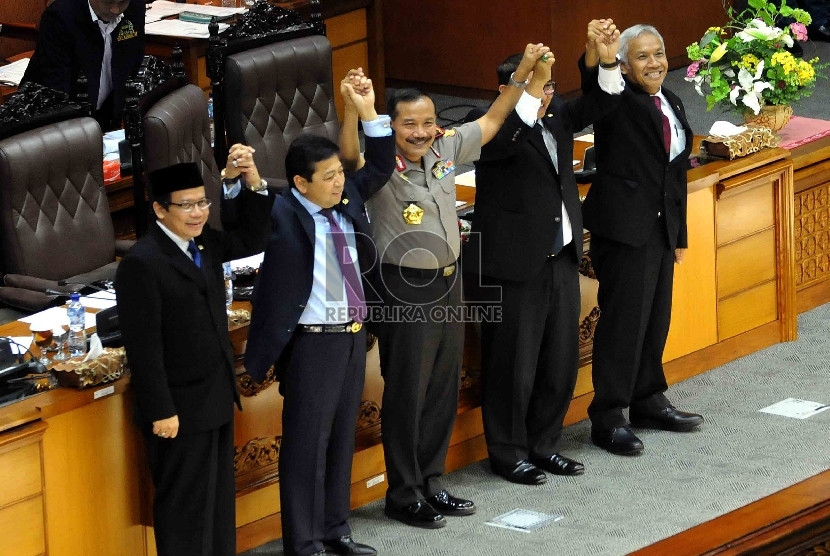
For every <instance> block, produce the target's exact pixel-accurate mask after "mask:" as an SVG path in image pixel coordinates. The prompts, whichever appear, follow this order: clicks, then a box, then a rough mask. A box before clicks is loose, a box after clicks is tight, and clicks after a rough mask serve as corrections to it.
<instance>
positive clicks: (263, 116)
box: [224, 35, 340, 188]
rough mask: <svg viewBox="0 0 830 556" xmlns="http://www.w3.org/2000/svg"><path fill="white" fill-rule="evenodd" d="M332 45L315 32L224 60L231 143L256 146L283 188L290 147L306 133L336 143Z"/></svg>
mask: <svg viewBox="0 0 830 556" xmlns="http://www.w3.org/2000/svg"><path fill="white" fill-rule="evenodd" d="M335 92H338V93H339V91H335V90H334V84H333V82H332V67H331V44H330V43H329V41H328V39H327V38H326V37H324V36H319V35H314V36H310V37H303V38H300V39H291V40H287V41H283V42H277V43H272V44H268V45H265V46H260V47H258V48H253V49H250V50H245V51H243V52H238V53H236V54H231V55H230V56H228V57H227V58H226V60H225V88H224V93H225V94H224V99H225V109H224V114H225V127H226V130H227V135H228V143H229V144H231V145H232V144H234V143H244V144H246V145H250V146H252V147H254V148H255V149H256V153H255V154H254V160H255V161H256V164H257V167H258V169H259V173H260V175H261V176H262V177H264V178H265V179H266V180H268V183H269V185H274V186H276V187H277V188H282V187H285V186H286V185H287V184H286V181H285V155H286V152H287V151H288V145H290V144H291V141H293V140H294V139H295V138H297V137H298V136H299V135H301V134H303V133H313V134H315V135H322V136H324V137H328V138H329V139H331V140H332V141H334V142H337V141H338V135H339V133H340V124H339V123H338V120H337V112H336V110H335V107H334V94H335Z"/></svg>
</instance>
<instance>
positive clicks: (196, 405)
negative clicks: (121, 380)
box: [115, 190, 270, 432]
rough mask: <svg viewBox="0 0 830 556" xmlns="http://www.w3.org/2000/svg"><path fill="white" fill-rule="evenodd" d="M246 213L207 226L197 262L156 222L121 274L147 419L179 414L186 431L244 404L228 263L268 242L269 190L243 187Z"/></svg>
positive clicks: (124, 314)
mask: <svg viewBox="0 0 830 556" xmlns="http://www.w3.org/2000/svg"><path fill="white" fill-rule="evenodd" d="M225 203H229V204H240V205H242V206H241V207H240V208H239V210H240V212H241V213H242V214H245V215H246V218H243V219H240V220H241V224H240V227H239V228H238V229H236V230H233V231H228V230H226V231H224V232H220V231H217V230H213V229H211V228H210V226H209V225H205V228H204V229H203V231H202V234H201V235H200V236H199V237H197V238H196V243H197V244H198V245H200V246H201V247H202V250H201V254H202V267H201V269H200V268H197V267H196V265H195V264H194V263H193V261H191V260H190V259H189V258H188V256H187V255H185V254H184V252H183V251H182V250H181V249H179V247H178V246H177V245H176V244H175V243H173V241H172V240H171V239H170V238H169V237H168V236H167V235H166V234H165V233H164V232H163V231H162V230H161V228H159V227H158V226H157V225H156V224H153V225H151V226H150V230H149V231H148V234H147V235H146V236H144V237H142V238H141V239H140V240H139V241H138V242H137V243H136V244H135V246H133V248H132V249H130V251H129V253H128V254H127V256H125V257H124V258H123V259H122V260H121V262H120V264H119V266H118V272H117V274H116V277H115V291H116V295H117V299H118V317H119V321H120V324H121V331H122V336H123V338H124V345H125V347H126V348H127V360H128V362H129V366H130V369H131V372H132V378H131V382H132V385H133V387H134V389H135V393H136V403H135V420H136V423H137V424H138V425H139V426H142V425H145V424H148V423H152V422H153V421H157V420H160V419H166V418H168V417H172V416H173V415H178V416H179V427H180V431H181V432H192V431H204V430H209V429H212V428H216V427H218V426H220V425H222V424H224V423H227V422H228V421H230V419H231V418H232V416H233V402H234V401H236V403H237V405H239V394H238V393H237V390H236V379H235V377H234V364H233V350H232V348H231V343H230V339H229V336H228V318H227V315H226V314H225V284H224V278H223V274H222V262H224V261H229V260H232V259H238V258H241V257H246V256H250V255H253V254H256V253H259V252H261V251H262V250H263V249H265V244H266V241H267V239H268V211H269V208H270V202H269V200H268V197H266V196H264V195H259V194H256V193H252V192H250V191H248V190H243V191H242V192H241V193H240V194H239V196H238V197H237V198H236V199H234V200H232V201H223V204H225Z"/></svg>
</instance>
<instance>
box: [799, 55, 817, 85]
mask: <svg viewBox="0 0 830 556" xmlns="http://www.w3.org/2000/svg"><path fill="white" fill-rule="evenodd" d="M797 71H798V83H799V85H806V84H808V83H811V82H812V81H813V79H815V77H816V70H814V69H813V66H811V65H810V63H809V62H805V61H804V60H801V61H800V62H799V63H798V70H797Z"/></svg>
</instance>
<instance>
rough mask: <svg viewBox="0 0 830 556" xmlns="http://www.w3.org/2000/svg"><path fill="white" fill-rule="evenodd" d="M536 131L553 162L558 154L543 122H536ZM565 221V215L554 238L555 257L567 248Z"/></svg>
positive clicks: (553, 250)
mask: <svg viewBox="0 0 830 556" xmlns="http://www.w3.org/2000/svg"><path fill="white" fill-rule="evenodd" d="M536 129H537V130H538V131H539V133H540V134H541V135H542V140H543V141H544V142H545V147H547V149H548V154H549V155H550V157H551V161H553V156H554V155H555V154H556V153H551V149H552V147H553V145H552V144H549V143H548V140H547V137H546V136H545V133H544V126H543V125H542V121H541V120H539V121H538V122H536ZM554 185H555V184H554ZM564 220H565V215H564V214H563V215H562V219H561V220H560V221H559V229H558V230H557V231H556V236H554V238H553V249H552V253H553V254H554V255H558V254H559V252H560V251H562V248H563V247H565V226H564V224H565V223H564Z"/></svg>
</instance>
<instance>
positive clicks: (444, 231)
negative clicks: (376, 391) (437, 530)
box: [366, 122, 481, 508]
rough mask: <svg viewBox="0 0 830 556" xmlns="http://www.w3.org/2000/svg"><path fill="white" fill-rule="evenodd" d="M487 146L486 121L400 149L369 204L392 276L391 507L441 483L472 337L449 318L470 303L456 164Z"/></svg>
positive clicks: (386, 294) (387, 374) (384, 345)
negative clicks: (417, 156) (461, 264)
mask: <svg viewBox="0 0 830 556" xmlns="http://www.w3.org/2000/svg"><path fill="white" fill-rule="evenodd" d="M480 154H481V127H480V126H479V124H478V123H476V122H472V123H469V124H465V125H462V126H460V127H458V128H454V129H450V130H447V131H445V132H443V134H440V136H439V137H438V138H436V140H435V141H434V143H433V145H432V148H431V149H430V151H429V152H427V153H426V154H425V155H424V157H423V158H422V164H418V163H413V162H411V161H409V160H407V159H406V158H405V157H403V156H402V155H401V154H400V153H398V156H397V164H398V165H397V168H396V171H395V173H393V174H392V178H391V179H390V181H389V183H388V184H387V185H386V186H385V187H384V188H383V189H381V190H380V192H378V193H377V194H376V195H375V196H374V197H372V198H371V199H370V200H369V201H368V202H367V203H366V207H367V209H368V211H369V219H370V222H371V225H372V232H373V235H374V239H375V242H376V244H377V247H378V256H379V258H380V261H381V263H382V267H381V269H382V272H381V275H382V277H383V282H384V283H383V284H382V288H381V290H382V291H381V293H382V295H383V298H384V301H385V311H386V313H385V320H384V323H383V325H382V326H381V327H380V329H379V349H380V364H381V372H382V373H383V377H384V380H385V387H384V394H383V414H382V421H381V423H382V427H383V448H384V454H385V458H386V469H387V473H388V479H389V487H388V490H387V493H386V503H387V506H391V507H395V508H401V507H404V506H408V505H410V504H412V503H414V502H416V501H418V500H422V499H424V498H429V497H430V496H433V495H435V494H437V493H438V492H439V491H441V490H442V486H441V484H440V480H439V477H440V476H441V475H442V474H443V472H444V460H445V458H446V455H447V449H448V447H449V441H450V434H451V433H452V428H453V424H454V422H455V413H456V408H457V405H458V388H459V377H460V370H461V356H462V347H463V341H464V326H463V323H462V322H451V320H448V319H445V318H442V316H443V315H444V314H445V313H446V309H447V308H448V307H458V306H460V305H461V279H460V276H459V273H458V272H457V268H456V261H457V260H458V256H459V253H460V236H459V231H458V217H457V216H456V211H455V200H456V197H455V168H456V167H457V166H458V165H459V164H467V163H471V162H473V161H475V160H477V159H478V158H479V156H480ZM416 308H417V312H412V311H411V310H412V309H416ZM405 310H406V311H405ZM435 317H437V319H436V318H435ZM456 320H457V319H456Z"/></svg>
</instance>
